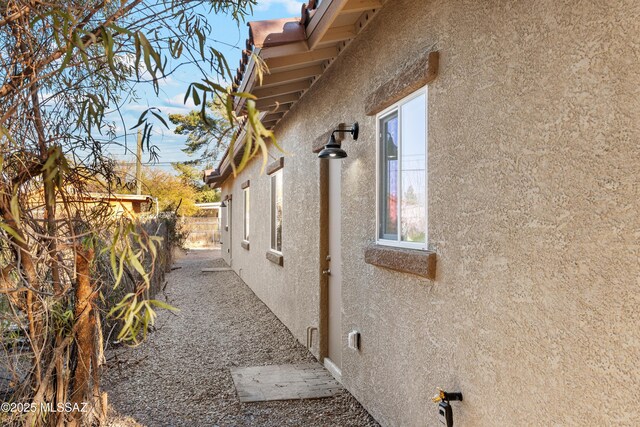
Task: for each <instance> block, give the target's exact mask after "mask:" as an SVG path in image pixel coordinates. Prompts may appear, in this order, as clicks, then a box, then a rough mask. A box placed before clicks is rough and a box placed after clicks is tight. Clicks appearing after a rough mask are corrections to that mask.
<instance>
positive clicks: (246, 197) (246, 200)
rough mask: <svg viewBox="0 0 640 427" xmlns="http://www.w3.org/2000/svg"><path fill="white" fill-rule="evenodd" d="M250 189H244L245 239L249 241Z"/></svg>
mask: <svg viewBox="0 0 640 427" xmlns="http://www.w3.org/2000/svg"><path fill="white" fill-rule="evenodd" d="M249 203H250V201H249V189H248V188H246V189H245V190H244V240H246V241H249V208H250V205H249Z"/></svg>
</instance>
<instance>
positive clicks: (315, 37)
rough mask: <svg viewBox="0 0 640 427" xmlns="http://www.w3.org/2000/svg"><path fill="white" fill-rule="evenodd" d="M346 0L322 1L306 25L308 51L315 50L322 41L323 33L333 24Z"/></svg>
mask: <svg viewBox="0 0 640 427" xmlns="http://www.w3.org/2000/svg"><path fill="white" fill-rule="evenodd" d="M347 2H348V0H332V1H323V2H322V3H320V6H319V7H318V9H317V10H316V13H315V14H314V15H313V18H311V22H309V25H307V43H308V44H309V49H310V50H313V49H315V48H316V47H317V46H318V44H319V43H320V40H322V39H323V37H324V35H325V33H326V32H327V31H328V30H329V28H330V27H331V24H333V21H334V20H335V18H336V16H338V13H339V12H340V11H341V10H342V8H343V7H344V6H345V5H346V4H347Z"/></svg>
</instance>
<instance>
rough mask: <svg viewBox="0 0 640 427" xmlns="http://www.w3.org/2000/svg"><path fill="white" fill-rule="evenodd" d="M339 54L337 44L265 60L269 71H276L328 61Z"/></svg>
mask: <svg viewBox="0 0 640 427" xmlns="http://www.w3.org/2000/svg"><path fill="white" fill-rule="evenodd" d="M337 56H338V49H336V47H335V46H329V47H325V48H322V49H317V50H314V51H312V52H305V53H299V54H296V55H291V56H283V57H280V58H271V59H267V60H266V61H265V62H266V64H267V66H268V67H269V71H270V72H272V73H275V72H277V71H278V70H280V69H284V68H288V67H294V66H300V65H308V64H312V63H314V62H319V61H326V60H327V59H331V58H335V57H337Z"/></svg>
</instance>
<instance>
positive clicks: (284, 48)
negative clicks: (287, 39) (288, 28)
mask: <svg viewBox="0 0 640 427" xmlns="http://www.w3.org/2000/svg"><path fill="white" fill-rule="evenodd" d="M305 52H309V46H308V45H307V42H304V41H303V42H296V43H289V44H284V45H281V46H271V47H265V48H263V49H262V50H261V51H260V57H261V58H262V59H265V60H266V59H270V58H279V57H281V56H291V55H295V54H297V53H305Z"/></svg>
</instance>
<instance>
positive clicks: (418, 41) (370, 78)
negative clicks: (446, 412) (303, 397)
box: [223, 0, 640, 426]
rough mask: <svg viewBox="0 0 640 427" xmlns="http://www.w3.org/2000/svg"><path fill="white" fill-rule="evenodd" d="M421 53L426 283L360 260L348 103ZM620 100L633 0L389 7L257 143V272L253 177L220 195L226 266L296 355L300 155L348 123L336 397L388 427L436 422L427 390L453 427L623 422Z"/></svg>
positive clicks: (306, 273) (636, 97)
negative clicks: (275, 150) (265, 170)
mask: <svg viewBox="0 0 640 427" xmlns="http://www.w3.org/2000/svg"><path fill="white" fill-rule="evenodd" d="M432 48H433V49H437V50H439V51H440V54H441V57H440V70H439V75H438V77H437V78H436V80H435V81H434V82H433V83H431V84H430V86H429V110H428V116H429V161H428V166H429V233H430V237H429V245H430V248H431V249H433V250H435V251H436V253H437V277H436V280H435V281H428V280H426V279H422V278H419V277H417V276H411V275H408V274H403V273H398V272H394V271H390V270H385V269H382V268H379V267H375V266H371V265H368V264H365V262H364V248H365V247H366V246H367V245H368V244H369V243H371V242H372V241H373V240H374V238H375V211H376V206H375V164H376V162H375V160H376V159H375V145H376V140H375V127H376V126H375V119H374V118H372V117H366V116H365V115H364V101H365V99H366V97H367V96H368V95H369V94H370V93H371V92H372V91H373V90H375V89H376V88H377V87H378V86H379V85H380V84H381V83H383V82H385V81H386V80H388V79H389V78H390V77H391V76H392V75H393V74H394V72H395V71H396V70H397V69H399V68H400V65H401V64H404V63H406V62H407V61H412V60H414V59H416V58H417V57H419V56H421V55H425V54H426V53H427V52H428V51H429V50H430V49H432ZM639 88H640V4H639V3H638V2H635V1H631V0H627V1H619V2H577V1H551V0H543V1H536V2H524V1H519V2H500V1H480V2H475V1H446V2H445V1H428V0H423V1H413V0H393V1H388V2H387V4H386V6H385V7H384V8H383V9H382V10H381V11H380V12H379V14H378V15H377V16H376V17H375V18H374V20H373V21H372V23H371V24H370V25H369V26H368V27H367V28H366V29H365V30H364V31H363V32H362V33H361V34H360V35H359V37H358V38H357V39H356V40H355V41H354V42H352V44H351V45H349V47H348V48H347V49H346V50H345V51H344V52H343V54H342V55H341V57H340V58H338V59H337V61H336V62H335V63H334V64H333V65H332V66H331V67H330V68H329V70H327V72H326V73H325V75H323V77H322V78H321V79H320V80H319V81H318V82H317V84H315V85H314V86H313V88H312V89H311V90H310V91H309V92H308V93H307V94H306V95H305V96H304V97H303V99H302V100H301V101H299V102H298V104H297V105H296V106H295V107H294V108H293V109H292V110H291V111H290V113H289V114H288V115H287V116H286V117H285V118H284V119H283V120H282V121H281V123H280V124H279V126H278V128H277V129H276V131H277V135H278V138H279V139H278V141H279V143H281V144H282V145H283V146H284V148H285V149H286V150H287V151H288V152H289V154H288V155H287V157H286V160H285V168H284V190H285V199H284V236H283V253H284V258H285V259H284V267H280V266H276V265H275V264H272V263H270V262H269V261H268V260H266V259H265V251H266V250H267V249H268V247H269V219H268V218H269V210H268V207H269V186H268V182H269V181H268V177H265V176H260V175H259V169H260V164H259V162H258V161H255V162H253V163H252V165H251V166H250V167H249V168H248V170H246V171H245V172H242V174H241V175H240V176H239V177H238V178H237V179H236V180H234V181H232V180H229V181H227V183H225V186H224V187H223V196H224V195H225V194H228V193H229V192H232V193H233V197H234V201H233V203H234V204H233V213H234V217H235V218H234V237H233V267H234V269H236V271H238V272H239V274H240V275H241V276H242V278H243V279H244V280H245V281H246V282H247V283H248V284H249V286H251V288H252V289H253V290H254V291H255V293H256V294H257V295H258V296H259V297H260V298H261V299H263V300H264V301H265V302H266V303H267V304H268V305H269V307H270V308H271V309H272V310H273V311H274V312H275V314H276V315H278V317H280V319H282V321H283V322H284V323H285V324H286V325H287V326H288V327H289V328H290V329H291V330H292V331H293V333H294V335H295V336H296V337H297V338H298V339H299V340H300V341H303V342H304V340H305V330H306V327H307V326H310V325H317V323H318V304H319V301H318V298H319V297H318V282H319V273H318V270H319V267H318V265H319V263H318V246H319V236H318V234H319V232H318V230H319V228H318V215H317V212H316V211H317V206H318V203H319V186H318V180H319V173H318V162H319V160H318V159H317V158H316V155H315V154H312V153H311V141H313V139H315V137H317V136H318V135H320V134H322V133H324V132H326V131H327V130H328V129H329V128H330V127H332V126H333V125H335V124H336V123H339V122H346V123H352V122H354V121H358V122H360V129H361V136H360V139H359V140H358V141H356V142H354V141H352V140H351V139H350V138H347V141H346V143H345V145H344V147H345V149H346V150H347V152H348V154H349V157H348V158H347V159H345V160H343V172H342V191H343V198H342V209H343V213H342V218H343V220H342V221H343V222H342V230H343V236H342V247H343V260H344V262H343V277H344V281H343V312H344V315H343V331H344V332H345V334H346V332H347V331H349V330H351V329H357V330H359V331H360V332H361V334H362V348H361V351H359V352H355V351H352V350H349V349H347V348H346V342H345V348H344V352H343V382H344V384H345V385H346V387H347V388H348V389H349V390H350V391H351V392H352V393H353V394H354V395H355V396H356V398H357V399H358V400H359V401H360V402H362V403H363V405H364V406H365V407H366V408H367V409H368V410H369V411H370V412H371V414H372V415H373V416H374V417H375V418H376V419H377V420H378V421H379V422H380V423H381V424H383V425H387V426H418V425H436V423H437V422H436V418H435V415H436V408H435V405H434V404H433V403H431V401H430V397H431V396H432V395H433V394H434V392H435V389H436V387H437V386H441V387H443V388H444V389H445V390H449V391H462V392H463V393H464V402H462V403H453V404H452V405H453V407H454V418H455V421H456V424H457V425H466V426H469V425H492V426H493V425H637V424H639V423H640V406H639V405H638V403H637V402H638V401H639V400H640V388H639V387H638V379H639V378H640V327H639V325H640V314H639V313H640V311H639V310H638V307H639V306H640V292H639V291H638V289H639V286H640V263H639V261H638V260H639V259H640V246H639V245H638V238H639V230H640V216H639V215H638V212H640V197H639V195H640V193H639V188H638V171H640V148H639V147H640V146H639V145H638V141H640V94H639V92H640V89H639ZM246 179H251V197H252V200H251V209H252V212H251V213H252V217H251V248H250V250H249V251H246V250H244V249H242V248H241V247H240V241H241V232H242V231H241V224H242V223H241V218H242V208H241V194H242V193H241V190H240V184H241V182H243V181H245V180H246ZM223 240H224V242H225V244H226V243H227V237H226V236H223ZM223 249H226V248H223ZM223 252H225V250H223Z"/></svg>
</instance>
